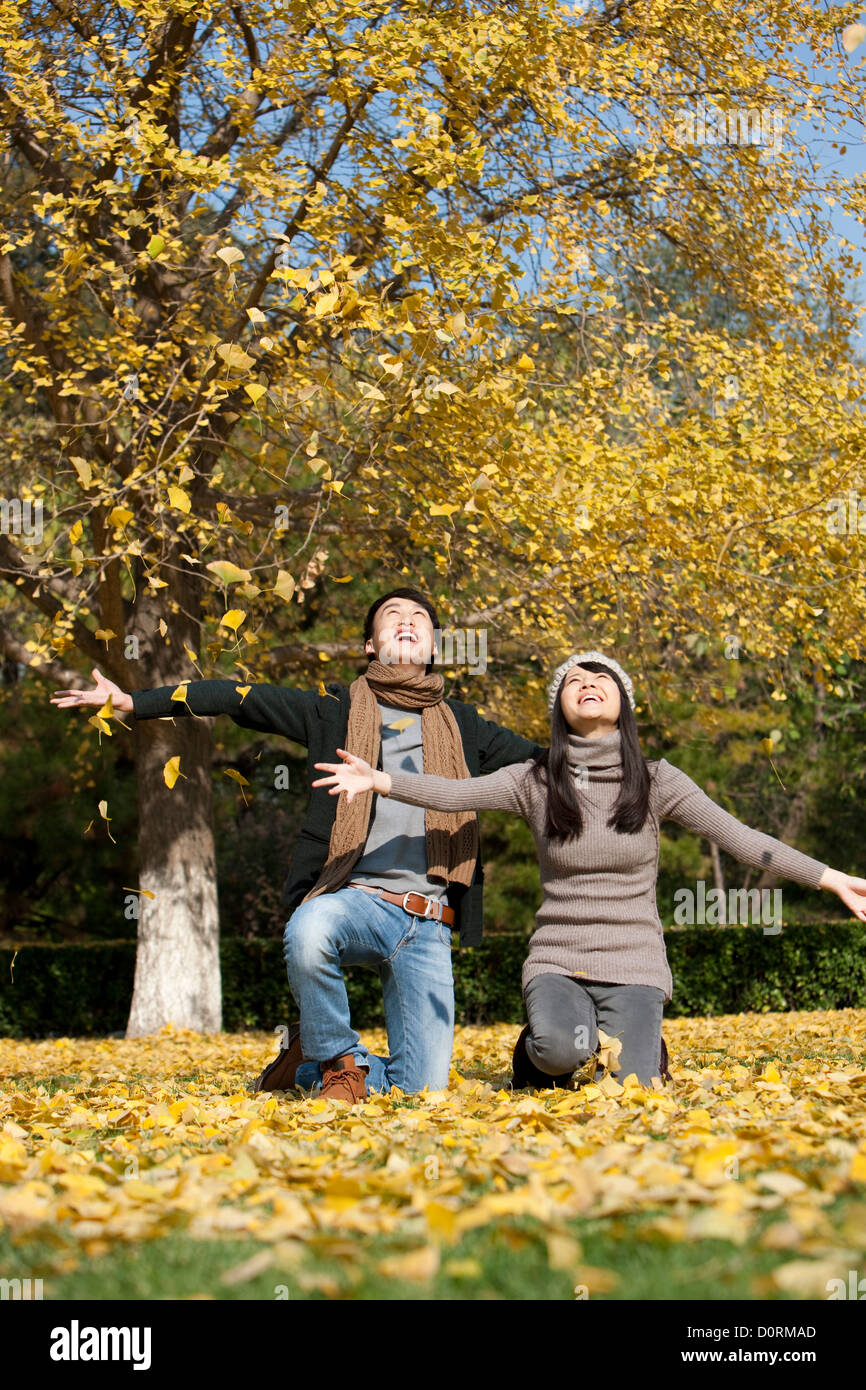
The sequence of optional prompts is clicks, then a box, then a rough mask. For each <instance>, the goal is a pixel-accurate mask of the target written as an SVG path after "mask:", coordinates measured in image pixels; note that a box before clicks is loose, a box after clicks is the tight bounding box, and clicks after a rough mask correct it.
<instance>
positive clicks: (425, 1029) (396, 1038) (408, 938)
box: [283, 888, 454, 1091]
mask: <svg viewBox="0 0 866 1390" xmlns="http://www.w3.org/2000/svg"><path fill="white" fill-rule="evenodd" d="M283 957H284V959H285V962H286V971H287V973H288V977H289V988H290V989H291V991H292V994H293V995H294V998H295V1002H296V1004H297V1005H298V1009H299V1010H300V1018H301V1051H302V1052H303V1054H304V1057H305V1058H316V1059H317V1060H316V1061H304V1062H302V1063H301V1065H300V1066H299V1067H298V1070H297V1074H296V1077H295V1081H296V1084H297V1085H298V1086H302V1087H303V1088H304V1089H305V1090H307V1089H314V1090H315V1089H318V1087H319V1086H320V1085H321V1079H322V1069H321V1066H320V1063H321V1062H326V1061H329V1060H330V1059H331V1058H332V1057H340V1056H343V1055H345V1054H346V1053H348V1052H351V1053H352V1054H353V1055H354V1057H355V1060H356V1062H357V1063H358V1065H359V1066H366V1067H369V1073H368V1076H367V1090H368V1091H389V1090H390V1089H391V1087H392V1086H399V1087H400V1089H401V1090H402V1091H421V1090H423V1088H424V1087H425V1086H429V1087H430V1089H431V1090H434V1091H438V1090H442V1089H444V1088H445V1087H446V1086H447V1085H448V1069H449V1067H450V1064H451V1049H452V1046H453V1042H454V976H453V974H452V970H451V928H450V927H446V926H445V925H444V923H441V922H436V921H434V920H433V919H432V918H430V917H414V916H412V915H410V914H409V913H408V912H405V911H404V910H403V908H402V907H400V906H398V904H397V903H389V902H385V901H384V899H383V898H381V897H380V896H379V895H378V894H375V895H374V894H373V893H365V892H364V890H363V889H362V888H338V889H337V891H336V892H333V893H320V894H319V896H318V897H316V898H310V899H309V900H308V901H307V902H305V903H301V905H300V907H299V908H298V909H297V910H296V911H295V912H293V913H292V916H291V917H290V918H289V921H288V922H287V923H286V930H285V933H284V935H283ZM344 965H361V966H365V967H366V968H367V969H368V970H374V971H375V972H376V973H377V974H378V976H379V979H380V980H381V981H382V990H383V993H384V998H385V1026H386V1028H387V1030H388V1051H389V1053H390V1056H389V1057H379V1056H377V1055H376V1054H375V1053H372V1052H369V1051H368V1050H367V1048H366V1047H364V1045H363V1043H362V1042H361V1039H360V1035H359V1034H358V1033H356V1032H355V1030H354V1028H353V1027H352V1024H351V1020H350V1017H349V1000H348V996H347V994H346V983H345V981H344V979H343V966H344Z"/></svg>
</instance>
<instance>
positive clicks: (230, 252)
mask: <svg viewBox="0 0 866 1390" xmlns="http://www.w3.org/2000/svg"><path fill="white" fill-rule="evenodd" d="M214 255H215V256H216V257H217V259H218V260H221V261H223V262H224V263H225V264H226V265H227V266H229V267H231V266H233V265H237V263H238V261H242V260H243V258H244V253H243V251H241V249H240V247H238V246H223V247H221V248H220V250H219V251H215V252H214Z"/></svg>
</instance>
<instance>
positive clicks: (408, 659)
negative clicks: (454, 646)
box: [364, 598, 439, 666]
mask: <svg viewBox="0 0 866 1390" xmlns="http://www.w3.org/2000/svg"><path fill="white" fill-rule="evenodd" d="M433 639H434V633H433V623H432V621H431V619H430V614H429V613H428V612H427V609H426V608H421V607H420V606H419V605H418V604H417V603H416V602H415V600H414V599H411V598H389V599H388V602H387V603H383V604H382V607H381V608H379V609H378V610H377V612H376V616H375V617H374V619H373V635H372V637H368V639H367V641H366V643H365V645H364V651H365V652H370V653H372V655H373V656H375V657H377V658H378V659H379V661H381V662H383V663H384V664H385V665H409V664H413V665H415V666H426V665H427V664H428V662H429V661H430V660H431V653H432V655H433V656H438V655H439V652H438V648H437V646H436V643H435V642H434V640H433Z"/></svg>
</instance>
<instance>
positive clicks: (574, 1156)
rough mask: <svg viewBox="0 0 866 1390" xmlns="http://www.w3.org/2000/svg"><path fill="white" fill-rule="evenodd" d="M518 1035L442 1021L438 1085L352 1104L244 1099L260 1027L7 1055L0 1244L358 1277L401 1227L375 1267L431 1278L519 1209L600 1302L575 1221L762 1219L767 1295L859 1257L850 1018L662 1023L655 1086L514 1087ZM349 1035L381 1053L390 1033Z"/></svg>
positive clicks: (690, 1224)
mask: <svg viewBox="0 0 866 1390" xmlns="http://www.w3.org/2000/svg"><path fill="white" fill-rule="evenodd" d="M518 1031H519V1030H518V1028H517V1027H516V1026H515V1025H510V1024H497V1025H494V1026H492V1027H484V1028H482V1027H465V1028H458V1029H457V1031H456V1035H455V1046H454V1054H453V1058H452V1071H451V1077H450V1082H449V1086H448V1089H447V1090H443V1091H435V1092H429V1093H421V1094H420V1095H405V1096H404V1095H403V1094H402V1093H400V1092H399V1091H397V1090H394V1091H392V1092H391V1094H390V1095H388V1096H381V1095H380V1096H373V1097H371V1098H369V1099H368V1100H367V1102H366V1103H360V1104H357V1105H355V1106H353V1107H349V1106H347V1105H344V1104H341V1103H339V1102H330V1101H325V1100H321V1099H318V1098H316V1097H311V1096H309V1095H301V1094H300V1093H298V1092H280V1093H277V1094H267V1093H260V1094H258V1095H254V1094H252V1093H251V1091H250V1090H249V1089H248V1087H249V1085H250V1083H251V1082H252V1080H253V1078H254V1077H255V1076H256V1075H257V1073H258V1072H259V1071H260V1070H261V1068H262V1067H263V1066H264V1064H265V1063H266V1062H267V1061H268V1060H270V1058H271V1057H272V1056H273V1055H274V1054H275V1051H276V1048H275V1044H274V1039H273V1038H272V1037H271V1036H270V1035H265V1034H240V1035H229V1034H223V1035H219V1036H215V1037H205V1036H201V1035H198V1034H195V1033H190V1032H187V1031H185V1030H182V1029H176V1028H172V1027H167V1028H164V1029H163V1030H162V1031H161V1032H160V1033H159V1034H156V1035H154V1036H153V1037H151V1038H146V1039H138V1040H135V1041H120V1040H112V1039H109V1040H98V1039H74V1038H61V1039H57V1040H52V1041H43V1042H33V1043H31V1042H17V1041H10V1040H4V1041H3V1042H2V1043H0V1071H2V1075H3V1078H4V1087H3V1093H2V1097H0V1184H2V1186H0V1228H2V1227H5V1228H6V1229H7V1230H8V1231H9V1233H10V1234H11V1236H12V1238H13V1240H16V1241H18V1240H21V1239H27V1238H29V1237H33V1236H38V1237H40V1238H43V1239H47V1240H50V1241H51V1242H53V1243H54V1244H55V1245H56V1247H57V1262H56V1267H57V1268H59V1269H66V1268H70V1267H74V1266H75V1264H76V1262H77V1261H78V1260H80V1259H81V1258H82V1257H84V1256H87V1257H92V1256H95V1255H99V1254H102V1253H104V1252H106V1251H108V1250H110V1249H112V1248H113V1247H114V1246H116V1245H117V1244H118V1243H121V1242H134V1241H141V1240H148V1239H152V1238H155V1237H159V1236H161V1235H163V1234H165V1233H167V1232H169V1231H174V1230H176V1229H178V1228H180V1229H182V1230H183V1231H184V1232H185V1233H186V1234H187V1235H189V1236H191V1237H194V1238H226V1237H234V1236H238V1235H243V1236H246V1237H248V1238H252V1239H255V1240H257V1241H259V1242H261V1243H262V1251H261V1252H260V1254H258V1255H256V1256H254V1257H253V1259H252V1260H247V1261H246V1262H245V1263H244V1264H242V1265H239V1266H237V1267H236V1268H235V1269H234V1270H232V1271H230V1273H229V1274H228V1275H227V1276H225V1279H226V1282H233V1281H243V1280H244V1279H248V1278H251V1277H253V1276H254V1275H255V1274H256V1273H258V1272H259V1271H260V1270H262V1269H265V1268H268V1267H269V1265H270V1264H271V1263H272V1262H273V1261H274V1259H275V1258H276V1256H275V1254H274V1252H275V1251H276V1252H278V1255H279V1259H280V1260H281V1261H282V1262H285V1261H286V1260H287V1259H289V1258H291V1257H293V1256H294V1257H296V1259H297V1261H302V1259H303V1257H304V1254H305V1251H306V1250H310V1251H314V1252H319V1253H321V1252H322V1251H324V1252H326V1253H328V1254H330V1255H333V1256H335V1257H337V1258H340V1257H341V1256H345V1257H346V1261H347V1264H350V1263H351V1262H352V1259H353V1257H354V1256H356V1255H357V1239H358V1237H359V1236H363V1235H366V1234H370V1233H377V1232H381V1233H385V1234H389V1233H395V1232H396V1233H398V1234H399V1235H400V1237H401V1241H402V1243H403V1244H404V1245H405V1247H406V1248H405V1253H402V1254H397V1255H394V1256H391V1257H389V1259H387V1260H383V1261H382V1262H381V1266H380V1268H381V1272H382V1273H384V1274H386V1275H391V1276H392V1277H393V1278H395V1279H413V1280H420V1281H424V1280H427V1279H429V1278H430V1277H432V1276H433V1275H434V1274H435V1273H436V1271H437V1269H438V1268H439V1265H440V1261H445V1262H447V1261H448V1259H449V1249H450V1248H451V1247H452V1246H453V1245H454V1243H455V1242H456V1241H457V1240H458V1239H459V1237H460V1236H461V1234H462V1233H463V1232H465V1231H468V1230H470V1229H472V1228H475V1227H484V1226H487V1225H490V1224H494V1225H499V1224H501V1223H503V1222H507V1221H508V1220H509V1218H512V1217H519V1216H522V1215H531V1216H533V1217H535V1218H537V1219H538V1220H539V1221H540V1222H541V1223H542V1224H543V1226H544V1228H545V1230H546V1233H547V1250H548V1260H549V1263H550V1264H551V1265H552V1266H553V1267H554V1268H568V1269H572V1270H576V1271H577V1272H578V1274H579V1275H582V1276H583V1277H585V1278H586V1279H587V1282H588V1284H589V1285H590V1287H592V1288H593V1291H604V1290H605V1289H608V1288H611V1287H614V1286H615V1285H616V1279H617V1276H616V1273H615V1272H614V1271H611V1270H602V1269H596V1270H588V1269H587V1268H586V1267H584V1266H581V1265H580V1253H581V1252H580V1245H579V1243H578V1242H577V1241H575V1240H574V1237H573V1232H574V1227H573V1226H572V1227H571V1228H570V1231H569V1228H568V1226H567V1223H568V1222H569V1221H570V1219H571V1218H574V1217H587V1218H608V1217H619V1216H623V1215H627V1214H631V1213H646V1214H647V1218H648V1219H647V1221H646V1223H645V1224H644V1225H643V1226H641V1228H640V1231H641V1236H642V1237H644V1236H646V1237H649V1238H653V1239H657V1240H664V1241H672V1242H673V1241H693V1240H695V1239H700V1238H703V1237H719V1238H722V1239H724V1240H727V1241H732V1242H735V1243H736V1244H738V1245H742V1244H743V1243H744V1242H746V1241H749V1240H750V1239H752V1238H753V1237H754V1235H755V1223H756V1221H757V1220H758V1219H759V1217H760V1216H761V1214H762V1213H764V1212H775V1213H777V1217H776V1219H774V1220H773V1222H772V1224H771V1225H770V1226H769V1227H768V1228H767V1229H766V1230H764V1231H763V1234H762V1235H761V1236H760V1239H759V1242H758V1243H759V1246H760V1247H761V1248H768V1249H773V1250H776V1251H779V1252H784V1253H786V1254H790V1259H789V1260H787V1261H786V1262H785V1263H783V1264H782V1265H781V1266H780V1267H779V1268H777V1269H776V1270H775V1272H774V1274H773V1280H774V1281H775V1286H776V1287H777V1289H784V1290H785V1291H787V1292H789V1293H793V1294H794V1295H795V1296H797V1297H809V1296H815V1297H826V1294H825V1293H824V1287H825V1284H826V1280H827V1279H828V1278H830V1277H834V1276H837V1275H838V1276H841V1277H844V1276H845V1272H846V1270H847V1269H848V1268H849V1267H857V1266H858V1265H859V1264H861V1263H862V1259H863V1251H864V1248H866V1071H864V1059H866V1011H863V1010H853V1009H848V1010H838V1011H828V1012H821V1013H787V1014H751V1015H732V1016H729V1017H725V1018H699V1019H673V1020H669V1021H666V1023H665V1030H664V1031H665V1039H666V1041H667V1044H668V1049H669V1053H670V1059H671V1070H672V1072H673V1075H674V1081H673V1083H672V1084H670V1083H669V1084H668V1085H667V1086H666V1087H665V1088H664V1089H663V1090H654V1089H652V1088H644V1087H642V1086H639V1085H637V1084H636V1083H634V1082H627V1084H626V1085H625V1086H622V1085H620V1084H619V1082H617V1081H616V1080H615V1079H614V1076H613V1075H611V1074H606V1075H605V1077H604V1078H603V1080H602V1081H601V1082H600V1083H597V1084H589V1085H584V1086H582V1087H580V1088H579V1089H577V1090H574V1091H566V1090H561V1089H556V1090H553V1089H551V1090H545V1091H540V1092H531V1091H522V1092H512V1090H511V1088H510V1084H509V1083H510V1057H511V1049H512V1047H513V1044H514V1041H515V1038H516V1035H517V1033H518ZM364 1040H365V1041H366V1042H367V1045H368V1046H369V1047H370V1048H371V1050H374V1051H380V1052H381V1051H383V1050H384V1047H385V1035H384V1033H383V1032H382V1031H380V1030H376V1031H372V1030H371V1031H370V1032H369V1033H367V1034H365V1035H364ZM615 1053H616V1049H615V1048H613V1049H611V1050H610V1052H609V1054H608V1056H611V1055H613V1057H614V1060H615ZM608 1065H610V1062H609V1061H608ZM839 1196H846V1197H849V1198H852V1199H853V1202H852V1203H851V1204H849V1205H848V1206H846V1211H847V1213H848V1214H847V1216H846V1219H845V1222H844V1223H843V1225H842V1226H841V1228H839V1229H837V1227H836V1225H834V1223H832V1222H831V1220H830V1219H829V1216H828V1214H827V1212H826V1210H825V1208H827V1207H828V1206H829V1205H830V1204H831V1203H833V1202H834V1200H835V1199H836V1198H837V1197H839ZM353 1242H355V1243H354V1244H353ZM462 1263H463V1264H465V1265H466V1266H467V1268H466V1270H465V1271H463V1272H464V1273H465V1274H466V1275H467V1276H468V1275H471V1274H472V1273H473V1272H475V1271H474V1266H473V1262H472V1261H463V1262H462ZM457 1264H460V1261H459V1260H455V1259H452V1261H451V1266H450V1268H451V1272H452V1273H453V1272H454V1268H455V1266H456V1265H457ZM470 1266H473V1268H470ZM828 1271H831V1272H829V1273H828ZM458 1272H460V1271H458Z"/></svg>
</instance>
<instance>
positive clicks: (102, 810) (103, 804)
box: [97, 801, 117, 845]
mask: <svg viewBox="0 0 866 1390" xmlns="http://www.w3.org/2000/svg"><path fill="white" fill-rule="evenodd" d="M97 810H98V811H99V814H100V815H101V816H102V819H103V820H104V821H105V828H106V830H108V822H109V821H110V820H111V816H110V815H109V814H108V802H107V801H100V803H99V805H98V807H97ZM108 838H109V840H110V841H111V843H112V844H113V845H116V844H117V841H116V840H115V838H114V836H113V835H112V833H111V831H110V830H108Z"/></svg>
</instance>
